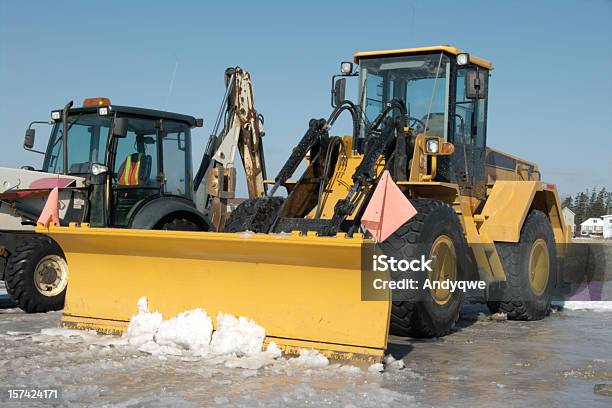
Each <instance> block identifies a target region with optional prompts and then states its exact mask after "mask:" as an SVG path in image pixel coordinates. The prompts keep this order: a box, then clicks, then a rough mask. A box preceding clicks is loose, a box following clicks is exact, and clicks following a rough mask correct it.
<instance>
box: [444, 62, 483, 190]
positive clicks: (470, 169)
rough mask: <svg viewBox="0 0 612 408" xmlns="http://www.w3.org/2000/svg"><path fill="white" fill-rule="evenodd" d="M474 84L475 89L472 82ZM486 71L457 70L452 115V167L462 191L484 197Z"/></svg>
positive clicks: (476, 69)
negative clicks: (453, 148) (453, 151)
mask: <svg viewBox="0 0 612 408" xmlns="http://www.w3.org/2000/svg"><path fill="white" fill-rule="evenodd" d="M475 81H476V84H477V88H476V92H475V88H474V83H475ZM487 84H488V71H487V70H484V69H482V68H476V67H465V68H459V69H458V70H457V76H456V86H455V95H454V100H455V102H454V106H453V109H452V110H451V112H452V115H453V119H454V120H453V128H452V135H453V139H452V141H453V144H454V145H455V153H454V154H453V158H452V167H453V173H454V176H455V177H454V178H455V180H454V181H455V182H456V183H457V184H458V185H459V188H460V189H461V190H462V194H465V195H469V196H472V197H475V198H479V199H484V198H485V194H486V186H485V180H486V176H485V148H486V130H487V129H486V124H487V91H488V86H487Z"/></svg>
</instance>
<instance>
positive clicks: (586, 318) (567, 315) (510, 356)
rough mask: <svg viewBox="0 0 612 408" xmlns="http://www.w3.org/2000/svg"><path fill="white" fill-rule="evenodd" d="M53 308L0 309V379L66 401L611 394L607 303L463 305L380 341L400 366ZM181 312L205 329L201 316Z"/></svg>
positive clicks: (471, 402) (607, 401)
mask: <svg viewBox="0 0 612 408" xmlns="http://www.w3.org/2000/svg"><path fill="white" fill-rule="evenodd" d="M0 298H1V296H0ZM1 301H2V299H0V304H1ZM150 314H151V315H154V313H150ZM59 317H60V314H59V313H47V314H38V315H27V314H24V313H22V312H21V311H20V310H18V309H13V308H5V309H0V350H2V354H1V355H0V385H2V386H39V387H40V386H63V399H64V401H65V402H64V405H65V406H76V407H81V406H84V407H85V406H86V407H90V406H92V407H102V406H119V407H182V406H185V407H191V406H193V407H199V406H212V407H217V406H219V407H226V406H229V407H231V406H235V407H285V406H290V407H293V406H297V407H319V406H326V407H377V408H382V407H387V406H391V407H395V406H397V407H432V406H435V407H450V406H453V407H479V406H482V407H487V406H491V404H492V402H493V401H495V406H500V407H505V406H508V407H509V406H538V407H548V406H550V407H553V406H589V407H598V406H601V407H609V406H611V405H612V397H606V396H600V395H596V394H594V393H593V387H594V385H595V384H599V383H610V382H612V351H611V350H612V313H607V312H603V313H599V312H593V311H582V310H577V311H574V310H566V311H563V312H555V313H553V314H552V315H551V316H550V317H549V318H547V319H546V320H544V321H541V322H527V323H525V322H509V321H506V320H504V319H503V318H498V317H496V318H495V319H491V317H490V316H489V315H488V313H486V311H485V309H483V308H480V307H477V306H470V307H466V308H465V310H464V314H463V317H462V319H461V320H460V322H459V327H458V331H457V332H456V333H454V334H452V335H450V336H448V337H446V338H444V339H439V340H426V341H425V340H420V341H419V340H415V339H403V338H397V337H393V338H392V339H391V341H390V344H389V351H390V353H391V354H392V355H393V356H395V357H396V358H398V359H401V360H403V362H404V363H405V367H402V364H400V363H399V362H395V363H393V364H390V365H388V366H387V367H386V370H385V371H384V372H382V373H379V372H377V371H376V370H369V371H361V370H358V369H355V368H354V367H346V366H345V367H339V366H334V365H329V364H325V362H324V361H322V360H321V359H320V358H319V357H318V356H317V355H316V353H312V354H309V353H306V354H305V355H304V356H303V357H302V358H301V360H300V359H297V360H289V359H286V358H277V357H275V353H274V350H271V351H270V352H269V353H268V352H264V353H261V352H255V351H253V350H251V351H249V350H250V348H249V347H250V345H249V344H245V343H241V342H240V341H237V339H238V338H239V337H232V333H234V334H235V333H236V330H238V329H239V330H254V331H253V332H250V333H251V334H253V333H255V335H256V333H257V328H256V327H255V326H253V325H251V324H250V323H249V322H242V323H240V322H239V321H238V320H235V319H234V320H232V319H230V318H227V319H228V320H227V322H226V323H227V325H228V327H230V329H229V330H227V331H226V334H227V335H229V337H226V338H225V339H222V340H218V341H217V343H216V344H217V346H216V347H219V346H220V345H222V346H223V347H226V348H225V349H223V347H222V349H218V348H215V350H216V351H214V352H213V349H211V347H213V346H212V344H213V340H212V338H211V343H209V344H208V345H205V344H204V343H207V342H198V340H196V339H194V338H191V337H189V336H182V335H179V336H176V333H180V328H181V321H183V320H175V321H174V322H171V321H170V320H167V321H165V322H171V323H166V326H172V330H166V332H165V333H166V334H165V335H161V336H157V338H153V340H151V338H149V337H147V336H148V335H147V334H146V324H145V325H144V326H143V325H140V326H139V328H140V329H143V327H144V331H142V330H141V331H138V330H137V332H138V333H133V334H134V336H133V337H131V336H130V337H127V338H124V339H120V338H110V339H109V338H108V337H106V336H97V335H94V334H92V333H84V332H76V333H73V332H69V331H65V330H56V327H57V324H58V321H59ZM186 318H188V319H193V320H190V323H194V321H196V326H197V327H200V328H201V329H202V330H203V332H207V329H206V325H207V321H206V319H205V318H204V316H203V315H200V314H198V313H197V312H196V313H191V314H190V315H188V316H186ZM214 318H216V317H214ZM151 319H152V320H155V317H151ZM154 324H155V325H158V324H159V322H154ZM166 328H168V327H166ZM143 333H145V334H144V336H145V337H140V338H139V337H138V335H142V334H143ZM157 333H159V331H158V332H157ZM213 336H214V335H213ZM135 338H139V340H138V341H132V343H131V344H130V339H135ZM185 339H188V340H187V341H185ZM189 339H190V340H189ZM151 341H152V342H153V343H151ZM126 343H127V344H126ZM146 344H148V346H147V347H144V348H143V345H146ZM205 346H206V347H205ZM161 347H168V348H167V349H160V348H161ZM139 348H140V349H141V350H140V351H139V350H138V349H139ZM172 350H174V351H172ZM227 351H230V353H229V354H228V353H227ZM265 353H268V354H265ZM298 360H299V361H298ZM243 367H249V368H243ZM1 404H2V403H0V405H1ZM2 406H5V405H2ZM6 406H10V405H6ZM12 406H15V407H24V406H32V405H23V404H22V403H15V404H13V405H12ZM39 406H48V405H42V404H41V405H39Z"/></svg>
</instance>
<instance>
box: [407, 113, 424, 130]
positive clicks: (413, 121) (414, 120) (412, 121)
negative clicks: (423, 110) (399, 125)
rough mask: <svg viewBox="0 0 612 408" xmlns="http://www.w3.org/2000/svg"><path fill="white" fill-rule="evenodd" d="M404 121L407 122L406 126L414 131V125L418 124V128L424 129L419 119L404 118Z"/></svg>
mask: <svg viewBox="0 0 612 408" xmlns="http://www.w3.org/2000/svg"><path fill="white" fill-rule="evenodd" d="M406 120H407V121H408V126H409V127H411V128H413V129H416V126H415V125H416V124H417V123H418V124H419V125H421V126H420V127H421V128H422V129H425V123H423V121H422V120H421V119H417V118H413V117H412V116H408V118H406Z"/></svg>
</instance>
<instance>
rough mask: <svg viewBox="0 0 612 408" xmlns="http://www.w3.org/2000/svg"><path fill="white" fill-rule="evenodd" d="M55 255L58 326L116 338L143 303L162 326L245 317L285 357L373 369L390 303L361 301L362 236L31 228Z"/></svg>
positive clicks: (380, 353)
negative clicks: (60, 305) (63, 269)
mask: <svg viewBox="0 0 612 408" xmlns="http://www.w3.org/2000/svg"><path fill="white" fill-rule="evenodd" d="M38 232H41V233H44V234H46V235H49V236H51V237H52V238H53V239H54V240H56V241H57V242H58V243H59V245H60V246H61V248H62V249H63V251H64V253H65V255H66V258H67V261H68V266H69V269H70V271H69V275H70V276H69V285H68V290H67V294H66V303H65V308H64V313H63V316H62V325H63V326H65V327H72V328H80V329H95V330H97V331H99V332H105V333H115V334H117V333H120V332H122V331H124V330H125V329H126V327H127V324H128V321H129V320H130V317H131V316H132V315H133V314H135V313H136V312H137V308H136V303H137V301H138V299H139V298H140V297H142V296H146V297H147V298H148V301H149V309H150V310H152V311H154V310H156V311H159V312H161V313H162V314H163V316H164V318H165V319H168V318H170V317H172V316H174V315H176V314H177V313H180V312H183V311H186V310H190V309H194V308H198V307H201V308H203V309H204V310H206V312H207V313H208V314H209V315H210V316H211V317H212V318H213V321H215V320H216V315H217V313H218V312H223V313H231V314H233V315H236V316H245V317H247V318H249V319H253V320H254V321H255V322H256V323H257V324H259V325H261V326H262V327H264V328H265V330H266V335H267V337H266V341H267V342H269V341H274V342H276V343H277V344H278V345H279V346H280V347H281V348H284V350H285V351H286V352H288V353H290V354H292V353H295V352H296V351H297V349H299V348H315V349H318V350H320V351H321V352H323V353H324V354H326V355H328V356H331V357H333V358H335V359H340V360H342V359H349V360H352V361H359V360H361V361H364V362H376V361H378V360H380V358H381V357H382V356H383V353H384V350H385V348H386V346H387V334H388V328H389V318H390V302H389V299H388V298H387V299H386V300H383V301H362V300H361V257H362V254H361V251H362V246H363V245H364V244H365V243H367V241H365V240H364V239H363V238H362V237H361V236H358V237H354V238H347V237H345V236H344V235H340V234H339V235H338V236H336V237H317V236H314V235H310V234H309V235H307V236H301V235H300V234H298V233H293V234H285V235H265V234H252V233H235V234H234V233H216V232H179V231H145V230H126V229H106V228H105V229H99V228H90V227H88V226H86V225H84V226H81V227H79V226H75V225H71V226H70V227H57V226H51V227H49V229H45V228H42V227H39V229H38Z"/></svg>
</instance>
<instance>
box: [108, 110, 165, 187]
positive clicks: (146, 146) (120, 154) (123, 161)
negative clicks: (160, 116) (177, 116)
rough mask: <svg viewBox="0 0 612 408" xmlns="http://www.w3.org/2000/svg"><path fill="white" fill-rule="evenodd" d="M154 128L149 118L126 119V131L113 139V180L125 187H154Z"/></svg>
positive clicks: (153, 123) (156, 167) (155, 179)
mask: <svg viewBox="0 0 612 408" xmlns="http://www.w3.org/2000/svg"><path fill="white" fill-rule="evenodd" d="M157 175H158V160H157V128H156V121H155V120H150V119H135V118H130V119H128V131H127V135H126V136H125V137H123V138H120V139H118V141H117V153H116V155H115V163H114V166H113V182H114V184H117V185H118V186H126V187H158V186H159V182H158V177H157Z"/></svg>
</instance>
